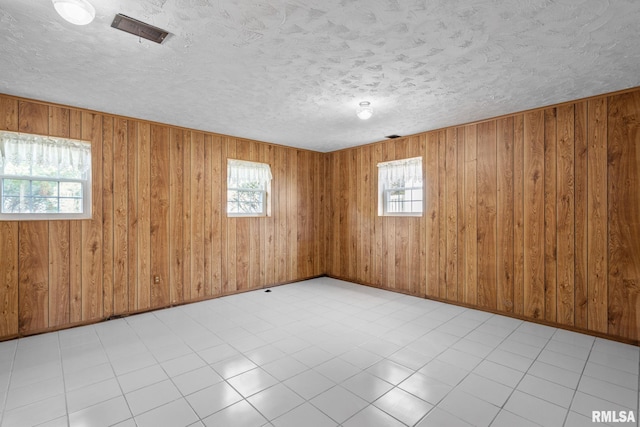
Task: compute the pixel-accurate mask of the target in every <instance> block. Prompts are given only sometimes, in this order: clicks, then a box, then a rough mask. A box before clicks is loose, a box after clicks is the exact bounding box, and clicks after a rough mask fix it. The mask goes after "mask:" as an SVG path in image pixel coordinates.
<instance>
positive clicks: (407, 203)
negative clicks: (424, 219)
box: [378, 157, 424, 216]
mask: <svg viewBox="0 0 640 427" xmlns="http://www.w3.org/2000/svg"><path fill="white" fill-rule="evenodd" d="M422 175H423V172H422V157H412V158H409V159H402V160H394V161H390V162H383V163H378V200H379V203H378V215H380V216H384V215H409V216H412V215H413V216H420V215H422V210H423V204H424V197H423V195H424V191H423V184H422V183H423V177H422Z"/></svg>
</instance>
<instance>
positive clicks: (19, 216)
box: [0, 131, 93, 221]
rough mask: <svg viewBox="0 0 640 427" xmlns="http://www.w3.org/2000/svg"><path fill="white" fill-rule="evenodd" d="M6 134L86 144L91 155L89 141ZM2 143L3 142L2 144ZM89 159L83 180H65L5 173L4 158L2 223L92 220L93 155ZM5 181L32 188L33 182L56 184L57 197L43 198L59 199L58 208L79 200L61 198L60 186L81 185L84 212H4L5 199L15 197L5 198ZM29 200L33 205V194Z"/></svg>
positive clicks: (0, 179)
mask: <svg viewBox="0 0 640 427" xmlns="http://www.w3.org/2000/svg"><path fill="white" fill-rule="evenodd" d="M3 133H4V134H7V133H10V134H15V135H16V138H18V139H19V138H21V136H26V137H28V138H42V139H43V140H49V141H51V140H65V141H70V142H74V143H78V142H81V143H84V144H87V145H88V146H89V150H90V153H91V143H90V142H89V141H80V140H76V139H71V138H61V137H50V136H45V135H36V134H24V133H18V132H8V131H3ZM0 143H1V142H0ZM0 155H2V156H4V153H0ZM88 159H89V162H90V164H89V166H88V168H87V170H86V171H84V172H83V173H82V177H81V178H63V177H59V176H58V177H52V176H42V175H37V174H30V175H24V174H20V175H17V174H9V173H5V165H6V162H5V159H4V158H2V159H0V221H65V220H67V221H68V220H86V219H91V218H92V214H93V212H92V207H93V202H92V200H93V199H92V186H93V183H92V173H91V168H92V166H91V161H92V159H91V154H89V156H88ZM33 165H34V163H33V162H32V163H31V165H30V169H31V171H32V170H33ZM5 180H20V181H27V182H28V183H29V186H30V188H31V186H32V185H33V182H35V181H41V182H52V183H55V184H56V185H57V188H58V191H57V195H56V196H55V197H43V198H49V199H57V201H58V208H59V206H60V200H62V199H78V198H76V197H60V184H61V183H65V182H72V183H79V184H80V186H81V191H82V197H81V198H80V199H81V200H82V203H81V206H82V212H79V213H73V212H42V213H38V212H4V211H3V209H4V200H5V197H13V196H12V195H7V196H5V194H4V187H5ZM25 198H28V199H31V202H30V203H33V199H35V197H33V195H32V194H30V195H29V196H27V197H25Z"/></svg>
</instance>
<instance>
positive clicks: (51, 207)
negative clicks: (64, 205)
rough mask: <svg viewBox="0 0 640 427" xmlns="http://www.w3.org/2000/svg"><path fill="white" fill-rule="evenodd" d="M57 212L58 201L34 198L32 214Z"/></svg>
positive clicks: (51, 198) (48, 198)
mask: <svg viewBox="0 0 640 427" xmlns="http://www.w3.org/2000/svg"><path fill="white" fill-rule="evenodd" d="M55 212H58V199H57V198H53V197H34V198H33V213H55Z"/></svg>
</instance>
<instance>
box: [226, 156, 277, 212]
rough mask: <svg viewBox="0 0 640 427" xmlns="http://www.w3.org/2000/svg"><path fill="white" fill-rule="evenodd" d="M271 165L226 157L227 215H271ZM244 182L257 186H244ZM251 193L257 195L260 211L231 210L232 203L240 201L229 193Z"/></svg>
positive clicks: (238, 203)
mask: <svg viewBox="0 0 640 427" xmlns="http://www.w3.org/2000/svg"><path fill="white" fill-rule="evenodd" d="M271 179H272V175H271V167H270V166H269V164H267V163H260V162H250V161H246V160H237V159H227V216H229V217H265V216H270V215H271V206H270V199H271V197H270V194H271ZM243 180H245V181H244V182H246V183H248V182H252V183H257V184H258V187H256V188H251V187H247V186H245V184H244V183H243ZM232 192H235V193H252V194H255V195H257V196H258V197H257V198H258V199H259V200H260V202H259V205H260V206H262V210H260V211H252V212H238V211H232V210H231V206H232V205H233V204H236V205H238V206H239V205H240V203H241V202H239V201H237V200H231V199H230V196H231V193H232Z"/></svg>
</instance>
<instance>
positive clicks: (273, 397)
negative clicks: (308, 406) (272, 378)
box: [247, 384, 304, 422]
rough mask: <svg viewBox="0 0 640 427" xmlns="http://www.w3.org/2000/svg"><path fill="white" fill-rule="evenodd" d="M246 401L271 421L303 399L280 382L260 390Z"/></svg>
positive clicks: (297, 404) (300, 402)
mask: <svg viewBox="0 0 640 427" xmlns="http://www.w3.org/2000/svg"><path fill="white" fill-rule="evenodd" d="M247 401H248V402H249V403H250V404H251V405H252V406H253V407H254V408H256V409H257V410H258V411H259V412H260V413H261V414H262V415H263V416H264V417H265V418H267V420H269V421H272V422H273V420H274V419H276V418H278V417H279V416H281V415H282V414H285V413H287V412H289V411H290V410H292V409H293V408H295V407H296V406H300V405H301V404H302V403H304V400H303V399H302V398H301V397H300V396H298V395H297V394H295V393H294V392H293V391H291V390H290V389H289V388H287V387H286V386H284V385H282V384H277V385H275V386H273V387H271V388H268V389H266V390H263V391H261V392H260V393H257V394H254V395H253V396H251V397H249V398H248V399H247Z"/></svg>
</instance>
